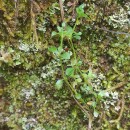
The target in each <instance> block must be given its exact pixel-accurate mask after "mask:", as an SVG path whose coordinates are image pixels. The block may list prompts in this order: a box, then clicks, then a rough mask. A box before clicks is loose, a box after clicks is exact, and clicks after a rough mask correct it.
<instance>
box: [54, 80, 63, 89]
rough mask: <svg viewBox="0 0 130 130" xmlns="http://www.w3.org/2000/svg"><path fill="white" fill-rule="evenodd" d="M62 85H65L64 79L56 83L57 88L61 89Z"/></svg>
mask: <svg viewBox="0 0 130 130" xmlns="http://www.w3.org/2000/svg"><path fill="white" fill-rule="evenodd" d="M62 86H63V80H62V79H59V80H57V82H56V85H55V87H56V89H58V90H60V89H61V88H62Z"/></svg>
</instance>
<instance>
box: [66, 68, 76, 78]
mask: <svg viewBox="0 0 130 130" xmlns="http://www.w3.org/2000/svg"><path fill="white" fill-rule="evenodd" d="M65 74H66V75H67V76H73V75H74V68H67V69H66V71H65Z"/></svg>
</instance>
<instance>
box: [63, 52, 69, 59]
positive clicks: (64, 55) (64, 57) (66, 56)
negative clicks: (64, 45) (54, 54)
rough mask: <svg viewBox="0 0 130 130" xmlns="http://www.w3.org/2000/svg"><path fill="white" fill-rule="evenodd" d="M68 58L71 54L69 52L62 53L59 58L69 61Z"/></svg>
mask: <svg viewBox="0 0 130 130" xmlns="http://www.w3.org/2000/svg"><path fill="white" fill-rule="evenodd" d="M70 56H71V53H70V52H64V53H63V54H62V55H61V58H62V59H64V60H69V59H70Z"/></svg>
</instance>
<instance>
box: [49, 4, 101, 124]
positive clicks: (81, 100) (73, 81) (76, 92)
mask: <svg viewBox="0 0 130 130" xmlns="http://www.w3.org/2000/svg"><path fill="white" fill-rule="evenodd" d="M84 6H85V4H82V5H80V6H79V7H77V8H76V12H77V19H76V22H75V25H74V26H73V27H71V26H69V25H67V23H62V26H61V27H60V26H58V27H57V30H58V32H55V31H53V32H52V37H53V36H56V35H58V36H59V38H60V45H59V47H55V46H51V47H50V48H49V51H50V52H52V53H53V55H54V58H56V59H59V62H60V65H61V71H62V72H61V73H62V74H61V78H60V79H58V80H57V81H56V84H55V87H56V89H57V90H60V89H63V87H64V86H67V87H68V88H69V90H70V93H71V95H72V97H73V98H74V100H75V102H76V103H77V105H78V106H79V107H80V109H81V110H82V111H83V112H84V114H85V115H87V117H88V118H89V124H91V122H92V120H93V119H92V118H93V116H92V113H91V110H90V109H91V108H93V115H94V117H98V114H99V113H98V111H97V110H96V106H97V104H98V103H99V100H101V99H102V97H103V96H100V98H99V95H101V94H100V92H99V94H97V92H96V91H94V90H93V86H92V80H93V79H94V78H95V77H96V75H95V74H94V73H93V72H92V70H91V69H89V70H82V69H81V66H82V61H81V60H80V58H79V57H78V56H77V54H76V50H75V47H74V44H73V39H77V40H80V39H81V35H82V32H76V31H75V30H76V26H77V22H78V20H80V19H81V18H87V15H86V14H85V13H84ZM64 39H67V40H68V43H69V47H70V48H69V50H70V51H67V52H66V51H65V50H64V49H63V48H64Z"/></svg>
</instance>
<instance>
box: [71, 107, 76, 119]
mask: <svg viewBox="0 0 130 130" xmlns="http://www.w3.org/2000/svg"><path fill="white" fill-rule="evenodd" d="M72 115H73V117H74V118H76V117H77V110H76V109H74V110H73V111H72Z"/></svg>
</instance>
